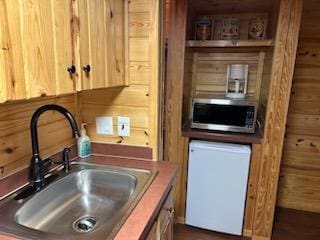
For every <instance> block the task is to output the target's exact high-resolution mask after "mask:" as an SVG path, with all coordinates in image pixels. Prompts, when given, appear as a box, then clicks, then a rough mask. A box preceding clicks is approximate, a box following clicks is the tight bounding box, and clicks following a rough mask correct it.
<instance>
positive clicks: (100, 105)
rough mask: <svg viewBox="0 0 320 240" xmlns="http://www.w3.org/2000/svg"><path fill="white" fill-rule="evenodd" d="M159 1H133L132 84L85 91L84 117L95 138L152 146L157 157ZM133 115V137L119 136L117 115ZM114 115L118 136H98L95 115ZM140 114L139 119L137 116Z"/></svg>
mask: <svg viewBox="0 0 320 240" xmlns="http://www.w3.org/2000/svg"><path fill="white" fill-rule="evenodd" d="M159 4H160V2H159V1H156V0H154V1H143V0H131V1H129V6H128V9H129V26H128V31H129V32H128V34H129V51H128V52H129V53H128V54H129V62H128V65H129V66H128V67H129V76H128V78H129V83H130V86H128V87H125V88H123V87H119V88H111V89H103V90H95V91H88V92H84V93H81V94H80V95H81V97H80V98H81V103H80V108H81V109H83V111H82V112H81V114H82V120H83V121H84V122H88V127H87V129H88V133H89V135H90V136H91V138H92V140H93V141H99V142H108V143H115V144H130V145H138V146H150V147H152V148H153V156H154V158H157V148H158V146H157V145H158V142H157V139H158V119H157V116H158V105H159V100H158V96H159V94H158V89H159V77H158V75H159V71H158V69H159V65H158V64H159V51H160V50H159V46H160V42H159V41H160V40H159V23H160V22H159V21H160V19H159V18H160V16H159V11H160V10H159V6H160V5H159ZM120 115H121V116H129V117H130V118H131V121H132V122H131V136H130V137H124V138H122V137H119V136H118V135H117V132H116V125H117V118H116V117H117V116H120ZM97 116H113V121H114V130H115V131H114V135H112V136H107V135H97V134H96V126H95V118H96V117H97ZM137 117H139V119H137Z"/></svg>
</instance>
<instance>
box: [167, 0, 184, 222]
mask: <svg viewBox="0 0 320 240" xmlns="http://www.w3.org/2000/svg"><path fill="white" fill-rule="evenodd" d="M170 8H171V9H170V17H171V20H172V22H171V24H170V27H169V38H168V63H167V66H168V67H167V80H166V81H167V84H166V85H167V87H166V96H167V97H166V105H165V108H166V109H165V112H166V115H165V123H164V124H165V139H164V142H165V145H164V159H165V160H167V161H170V162H173V163H176V164H178V165H179V166H180V171H179V173H178V176H177V180H176V183H175V185H174V199H175V203H174V207H175V213H176V217H177V218H178V220H179V219H181V218H184V215H185V194H186V184H185V183H186V176H187V155H188V143H189V139H188V138H185V137H182V136H181V124H182V123H181V118H182V104H183V99H182V92H183V77H184V63H185V32H186V17H187V16H186V14H187V1H186V0H176V1H172V2H171V5H170Z"/></svg>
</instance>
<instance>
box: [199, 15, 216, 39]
mask: <svg viewBox="0 0 320 240" xmlns="http://www.w3.org/2000/svg"><path fill="white" fill-rule="evenodd" d="M212 29H213V20H212V19H209V18H205V17H200V18H199V20H197V21H196V22H195V40H202V41H206V40H211V39H212V37H213V36H212V35H213V34H212V33H213V31H212Z"/></svg>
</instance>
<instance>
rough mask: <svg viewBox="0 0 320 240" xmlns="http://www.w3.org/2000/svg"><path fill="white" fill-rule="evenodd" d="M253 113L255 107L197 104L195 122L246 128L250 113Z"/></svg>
mask: <svg viewBox="0 0 320 240" xmlns="http://www.w3.org/2000/svg"><path fill="white" fill-rule="evenodd" d="M253 111H254V107H253V106H235V105H217V104H204V103H195V105H194V110H193V122H194V123H203V124H219V125H231V126H239V127H245V126H247V125H248V113H250V112H253ZM249 115H250V114H249ZM251 116H253V115H251Z"/></svg>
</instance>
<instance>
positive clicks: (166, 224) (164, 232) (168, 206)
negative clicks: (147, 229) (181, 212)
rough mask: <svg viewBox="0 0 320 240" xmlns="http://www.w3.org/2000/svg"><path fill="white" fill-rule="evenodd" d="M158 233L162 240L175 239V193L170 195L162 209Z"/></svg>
mask: <svg viewBox="0 0 320 240" xmlns="http://www.w3.org/2000/svg"><path fill="white" fill-rule="evenodd" d="M158 224H159V227H158V232H159V236H160V240H172V239H173V224H174V207H173V192H172V190H171V191H170V193H169V194H168V197H167V199H166V201H165V203H164V205H163V207H162V208H161V211H160V214H159V217H158Z"/></svg>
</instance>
